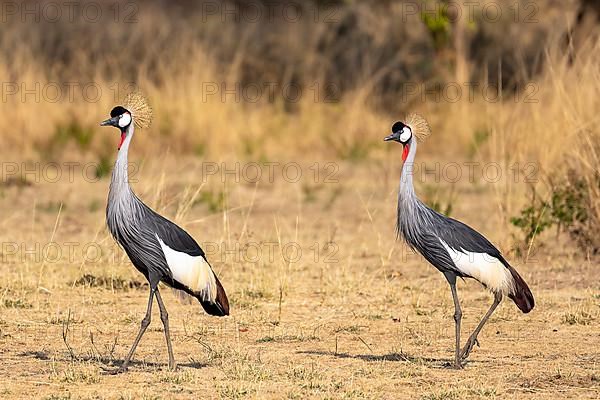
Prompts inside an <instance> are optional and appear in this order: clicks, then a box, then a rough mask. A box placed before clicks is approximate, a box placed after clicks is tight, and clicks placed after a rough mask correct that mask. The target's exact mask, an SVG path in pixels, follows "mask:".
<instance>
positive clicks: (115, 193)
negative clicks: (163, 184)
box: [109, 122, 134, 199]
mask: <svg viewBox="0 0 600 400" xmlns="http://www.w3.org/2000/svg"><path fill="white" fill-rule="evenodd" d="M133 132H134V124H133V122H132V123H131V124H129V126H128V127H127V130H126V136H125V140H124V141H123V143H122V144H121V148H120V149H119V153H118V155H117V161H115V167H114V169H113V172H112V178H111V182H110V192H109V197H110V198H113V199H114V198H116V197H120V196H122V195H127V194H132V190H131V186H129V175H128V172H127V168H128V159H127V155H128V153H129V145H130V144H131V140H132V138H133Z"/></svg>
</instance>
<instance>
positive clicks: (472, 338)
mask: <svg viewBox="0 0 600 400" xmlns="http://www.w3.org/2000/svg"><path fill="white" fill-rule="evenodd" d="M501 301H502V293H496V294H495V295H494V302H493V303H492V306H491V307H490V309H489V310H488V312H487V313H486V314H485V315H484V316H483V318H482V319H481V322H479V325H477V328H475V330H474V331H473V333H472V334H471V336H469V339H468V340H467V343H465V347H464V348H463V350H462V352H461V354H460V359H461V360H463V361H464V360H466V359H467V357H469V354H470V353H471V350H472V349H473V346H474V345H475V344H476V343H477V346H479V342H478V341H477V335H479V332H481V329H483V326H484V325H485V323H486V322H487V320H488V319H489V318H490V317H491V316H492V314H493V313H494V311H495V310H496V307H498V304H500V302H501Z"/></svg>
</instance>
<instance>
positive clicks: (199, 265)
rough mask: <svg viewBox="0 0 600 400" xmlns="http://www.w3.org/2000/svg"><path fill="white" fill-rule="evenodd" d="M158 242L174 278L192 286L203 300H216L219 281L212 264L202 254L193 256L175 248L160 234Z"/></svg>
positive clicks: (189, 286)
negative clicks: (161, 237)
mask: <svg viewBox="0 0 600 400" xmlns="http://www.w3.org/2000/svg"><path fill="white" fill-rule="evenodd" d="M156 238H157V239H158V243H160V247H161V248H162V251H163V253H164V255H165V259H166V260H167V265H168V266H169V269H170V270H171V273H172V274H173V279H175V280H176V281H177V282H179V283H181V284H182V285H185V286H187V287H188V288H190V289H191V290H192V291H194V293H196V294H197V295H198V296H200V297H201V298H202V300H203V301H214V300H215V297H216V295H217V282H216V280H215V274H214V273H213V271H212V269H211V268H210V265H208V263H207V262H206V260H205V259H204V257H202V256H191V255H189V254H187V253H183V252H181V251H177V250H173V249H172V248H170V247H169V246H167V245H166V244H165V242H163V241H162V240H161V239H160V238H159V237H158V235H157V236H156Z"/></svg>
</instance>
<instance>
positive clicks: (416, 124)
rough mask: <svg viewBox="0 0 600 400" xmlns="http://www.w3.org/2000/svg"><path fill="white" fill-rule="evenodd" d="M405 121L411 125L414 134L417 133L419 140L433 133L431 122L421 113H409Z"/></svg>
mask: <svg viewBox="0 0 600 400" xmlns="http://www.w3.org/2000/svg"><path fill="white" fill-rule="evenodd" d="M404 123H405V124H406V125H408V126H409V127H410V130H411V131H412V132H413V135H415V136H416V137H417V139H418V140H419V141H423V140H425V139H427V137H428V136H429V135H430V134H431V128H430V127H429V123H428V122H427V120H426V119H425V118H423V116H421V115H420V114H417V113H411V114H408V116H407V117H406V120H405V121H404Z"/></svg>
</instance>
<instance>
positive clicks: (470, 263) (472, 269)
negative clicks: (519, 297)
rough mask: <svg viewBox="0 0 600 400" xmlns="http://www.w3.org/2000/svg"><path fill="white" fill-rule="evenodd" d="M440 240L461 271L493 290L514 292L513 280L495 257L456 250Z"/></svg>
mask: <svg viewBox="0 0 600 400" xmlns="http://www.w3.org/2000/svg"><path fill="white" fill-rule="evenodd" d="M440 242H442V245H443V246H444V248H445V249H446V251H447V252H448V254H449V255H450V258H452V261H454V265H456V268H458V269H459V270H460V271H461V272H463V273H465V274H466V275H469V276H471V277H473V278H474V279H476V280H478V281H479V282H481V283H483V284H484V285H485V286H486V287H487V288H488V289H490V290H491V291H493V292H496V293H502V294H505V295H506V294H509V293H513V292H514V280H513V278H512V275H511V274H510V271H509V270H508V268H506V267H505V266H504V264H502V262H500V260H498V259H497V258H496V257H492V256H490V255H489V254H487V253H473V252H470V251H465V250H462V251H456V250H454V249H453V248H451V247H450V246H448V245H447V244H446V243H445V242H444V241H443V240H440Z"/></svg>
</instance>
